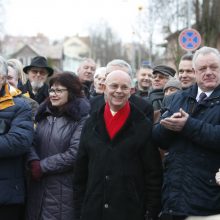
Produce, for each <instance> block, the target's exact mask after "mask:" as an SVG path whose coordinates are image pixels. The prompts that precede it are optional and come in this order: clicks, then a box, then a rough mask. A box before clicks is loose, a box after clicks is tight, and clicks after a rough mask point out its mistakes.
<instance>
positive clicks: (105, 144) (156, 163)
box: [74, 104, 162, 220]
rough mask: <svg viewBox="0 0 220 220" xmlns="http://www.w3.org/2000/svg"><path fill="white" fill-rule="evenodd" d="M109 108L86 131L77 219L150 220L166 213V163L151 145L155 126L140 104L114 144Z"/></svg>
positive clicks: (77, 181) (79, 168) (78, 171)
mask: <svg viewBox="0 0 220 220" xmlns="http://www.w3.org/2000/svg"><path fill="white" fill-rule="evenodd" d="M103 111H104V106H103V107H102V109H101V110H100V112H96V113H95V114H93V115H92V116H91V117H90V118H89V119H88V120H87V123H86V124H85V126H84V129H83V131H82V135H81V139H80V147H79V153H78V157H77V162H76V166H75V177H74V183H75V184H74V194H75V199H76V200H75V208H76V214H77V216H76V217H77V219H79V216H80V215H81V218H80V219H81V220H88V219H89V220H144V215H145V214H146V212H147V210H148V211H149V212H150V213H151V214H152V215H154V216H156V215H157V214H158V212H159V211H160V194H161V182H162V172H161V161H160V156H159V152H158V150H157V149H156V148H155V147H154V146H153V145H152V144H151V128H152V123H151V122H150V120H148V119H147V120H146V118H145V117H144V115H143V113H141V112H140V111H139V110H138V109H137V108H136V107H135V106H134V105H132V104H131V113H130V115H129V118H128V119H127V121H126V123H125V125H124V126H123V127H122V129H121V130H120V131H119V133H117V134H116V136H115V137H114V138H113V139H112V140H110V138H109V136H108V133H107V131H106V128H105V123H104V119H103Z"/></svg>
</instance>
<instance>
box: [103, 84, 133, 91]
mask: <svg viewBox="0 0 220 220" xmlns="http://www.w3.org/2000/svg"><path fill="white" fill-rule="evenodd" d="M106 86H108V87H109V88H110V89H111V90H114V91H116V90H117V89H118V88H120V89H121V90H122V91H123V92H128V91H129V90H130V89H131V87H129V86H126V85H122V86H119V85H118V84H115V83H112V84H106Z"/></svg>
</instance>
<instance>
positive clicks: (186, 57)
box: [180, 53, 193, 61]
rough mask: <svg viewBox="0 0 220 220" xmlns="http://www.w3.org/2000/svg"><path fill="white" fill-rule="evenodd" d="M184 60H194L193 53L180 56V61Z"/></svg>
mask: <svg viewBox="0 0 220 220" xmlns="http://www.w3.org/2000/svg"><path fill="white" fill-rule="evenodd" d="M182 60H188V61H192V60H193V54H188V53H186V54H184V55H183V56H182V57H181V58H180V61H182Z"/></svg>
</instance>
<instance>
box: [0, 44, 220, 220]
mask: <svg viewBox="0 0 220 220" xmlns="http://www.w3.org/2000/svg"><path fill="white" fill-rule="evenodd" d="M134 75H135V78H136V81H134V79H133V76H134ZM219 146H220V53H219V51H218V50H217V49H215V48H211V47H206V46H204V47H201V48H200V49H198V50H197V51H195V53H194V54H185V55H183V56H182V57H181V59H180V62H179V66H178V68H177V70H175V68H173V67H171V66H169V65H166V64H165V65H164V64H160V65H156V66H152V65H151V64H150V63H146V62H143V63H142V64H140V67H139V69H138V70H137V71H136V73H134V72H133V70H132V67H131V65H130V64H129V63H128V62H126V61H125V60H120V59H114V60H112V61H109V63H107V64H106V66H105V67H97V64H96V62H95V61H94V60H93V59H91V58H85V59H83V60H82V62H81V63H80V64H79V67H78V69H77V72H76V73H74V72H71V71H63V72H60V73H55V71H54V69H53V68H52V67H51V66H49V65H48V61H47V59H46V58H45V57H43V56H36V57H34V58H33V59H32V60H31V63H30V64H29V65H27V66H23V65H22V63H21V62H20V61H19V60H17V59H9V60H5V59H4V58H3V57H0V155H1V156H0V157H1V158H0V219H8V220H64V219H65V220H185V219H190V220H191V219H194V218H195V219H203V218H204V219H206V217H207V219H210V218H212V217H213V219H217V218H219V219H220V215H219V216H218V214H220V159H219V158H220V148H219ZM198 216H200V217H198Z"/></svg>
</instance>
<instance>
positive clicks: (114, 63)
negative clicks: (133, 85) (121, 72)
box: [106, 59, 132, 77]
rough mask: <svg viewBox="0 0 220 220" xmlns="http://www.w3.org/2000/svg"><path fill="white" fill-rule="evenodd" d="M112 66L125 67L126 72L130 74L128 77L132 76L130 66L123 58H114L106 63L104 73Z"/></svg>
mask: <svg viewBox="0 0 220 220" xmlns="http://www.w3.org/2000/svg"><path fill="white" fill-rule="evenodd" d="M112 66H119V67H122V68H123V67H125V68H127V69H128V72H127V73H128V74H129V75H130V77H132V68H131V66H130V64H128V63H127V62H126V61H124V60H120V59H115V60H112V61H110V62H109V63H108V64H107V65H106V73H108V68H110V67H112Z"/></svg>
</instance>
